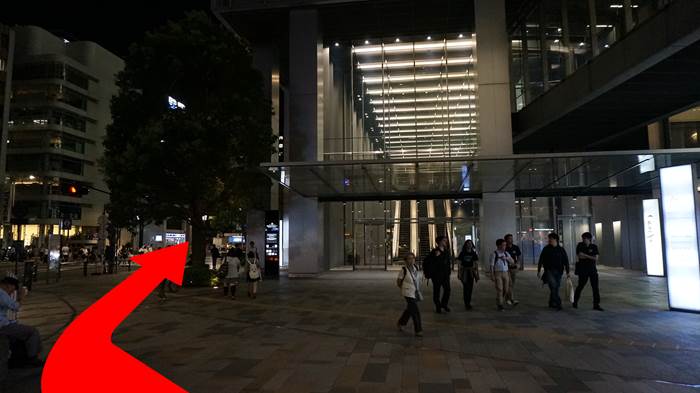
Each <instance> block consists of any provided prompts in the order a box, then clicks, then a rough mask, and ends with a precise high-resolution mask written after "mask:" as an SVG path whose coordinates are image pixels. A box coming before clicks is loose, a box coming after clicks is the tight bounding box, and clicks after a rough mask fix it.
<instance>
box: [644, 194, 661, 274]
mask: <svg viewBox="0 0 700 393" xmlns="http://www.w3.org/2000/svg"><path fill="white" fill-rule="evenodd" d="M643 206H644V246H645V248H646V258H647V274H648V275H650V276H659V277H663V275H664V256H663V247H662V244H663V243H662V239H661V215H660V212H659V200H658V199H645V200H644V202H643Z"/></svg>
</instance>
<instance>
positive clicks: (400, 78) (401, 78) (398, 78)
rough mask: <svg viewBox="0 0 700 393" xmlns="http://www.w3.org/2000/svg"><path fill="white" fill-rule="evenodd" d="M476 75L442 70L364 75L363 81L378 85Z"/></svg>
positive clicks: (474, 75)
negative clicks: (435, 72)
mask: <svg viewBox="0 0 700 393" xmlns="http://www.w3.org/2000/svg"><path fill="white" fill-rule="evenodd" d="M468 77H472V78H474V77H476V74H473V73H469V72H449V73H446V72H441V73H439V74H422V75H393V76H392V75H387V76H383V77H382V76H376V77H375V76H373V77H364V76H363V77H362V81H363V82H364V83H365V84H367V85H377V84H381V83H391V82H413V81H429V80H436V79H448V78H449V79H455V78H468Z"/></svg>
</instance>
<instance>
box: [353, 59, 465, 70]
mask: <svg viewBox="0 0 700 393" xmlns="http://www.w3.org/2000/svg"><path fill="white" fill-rule="evenodd" d="M472 63H474V58H473V57H456V58H454V59H447V61H445V59H437V60H410V61H385V62H383V63H382V62H379V63H365V64H363V63H358V64H357V68H358V69H360V70H378V69H382V68H388V69H392V68H415V67H425V66H443V65H448V66H450V65H459V64H472Z"/></svg>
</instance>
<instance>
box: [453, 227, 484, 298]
mask: <svg viewBox="0 0 700 393" xmlns="http://www.w3.org/2000/svg"><path fill="white" fill-rule="evenodd" d="M457 260H458V261H459V268H458V273H457V277H459V281H461V282H462V299H463V300H464V309H465V310H471V309H472V292H473V290H474V283H476V282H479V264H478V261H479V254H477V253H476V248H475V247H474V242H473V241H472V240H471V239H469V240H467V241H466V242H464V245H463V246H462V251H460V253H459V256H458V257H457Z"/></svg>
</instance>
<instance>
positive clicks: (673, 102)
mask: <svg viewBox="0 0 700 393" xmlns="http://www.w3.org/2000/svg"><path fill="white" fill-rule="evenodd" d="M698 15H700V1H697V0H675V1H673V2H671V3H670V4H669V5H668V6H667V7H666V8H665V9H664V10H662V11H661V12H659V13H658V14H657V15H655V16H654V17H652V18H651V19H649V20H647V21H646V22H644V23H643V24H641V25H640V26H639V27H637V28H636V29H635V30H634V31H632V32H630V33H629V34H627V35H626V36H625V37H623V38H622V39H621V40H620V41H618V42H616V43H615V44H613V45H612V46H611V47H610V48H609V49H606V50H605V51H604V52H603V53H601V54H600V55H599V56H597V57H596V58H594V59H593V60H591V61H590V62H589V63H588V64H586V65H584V66H583V67H581V68H579V69H578V70H576V72H574V73H573V74H572V75H570V76H568V77H567V78H566V79H564V80H563V81H562V82H561V83H560V84H558V85H557V86H555V87H553V88H551V89H550V90H549V91H547V92H546V93H544V94H543V95H542V96H540V97H539V98H537V99H536V100H534V101H533V102H531V103H530V104H528V105H527V106H525V107H524V108H523V109H522V110H521V111H519V112H518V113H516V114H515V115H514V119H513V120H514V122H513V128H514V143H515V150H516V151H517V152H523V153H524V152H530V151H542V147H543V146H548V147H551V146H554V147H556V149H557V150H558V151H567V150H568V151H574V150H578V151H580V150H581V149H588V150H594V149H595V148H596V146H600V145H601V144H603V143H605V142H606V141H607V140H608V139H609V138H612V137H615V136H619V135H621V134H624V133H625V132H627V131H632V130H635V129H639V128H640V127H645V126H646V125H647V124H649V123H652V122H654V121H656V120H658V119H660V118H662V117H666V116H668V115H671V114H674V113H677V112H681V111H683V110H685V109H687V108H688V107H689V106H692V105H694V104H695V103H697V102H698V101H700V22H699V21H698Z"/></svg>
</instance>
